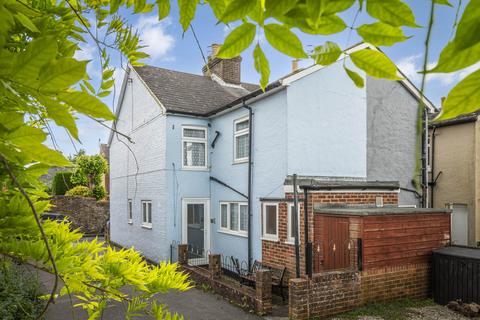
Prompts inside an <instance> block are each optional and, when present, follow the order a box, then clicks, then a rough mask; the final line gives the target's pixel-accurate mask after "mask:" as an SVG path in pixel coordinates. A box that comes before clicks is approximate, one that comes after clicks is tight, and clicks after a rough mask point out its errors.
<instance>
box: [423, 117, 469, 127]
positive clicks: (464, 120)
mask: <svg viewBox="0 0 480 320" xmlns="http://www.w3.org/2000/svg"><path fill="white" fill-rule="evenodd" d="M477 119H478V115H476V114H473V115H469V116H465V117H460V118H454V119H450V120H444V121H440V122H433V123H431V124H430V125H429V126H428V127H429V128H441V127H448V126H453V125H456V124H462V123H469V122H475V121H477Z"/></svg>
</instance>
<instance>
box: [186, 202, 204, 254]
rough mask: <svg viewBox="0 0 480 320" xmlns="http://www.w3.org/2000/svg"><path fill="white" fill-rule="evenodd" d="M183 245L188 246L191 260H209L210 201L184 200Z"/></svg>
mask: <svg viewBox="0 0 480 320" xmlns="http://www.w3.org/2000/svg"><path fill="white" fill-rule="evenodd" d="M182 243H186V244H188V247H189V259H205V260H206V259H207V251H208V250H210V199H206V198H184V199H183V200H182Z"/></svg>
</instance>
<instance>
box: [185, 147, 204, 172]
mask: <svg viewBox="0 0 480 320" xmlns="http://www.w3.org/2000/svg"><path fill="white" fill-rule="evenodd" d="M183 165H184V166H191V167H204V166H205V143H203V142H183Z"/></svg>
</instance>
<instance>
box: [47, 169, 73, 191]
mask: <svg viewBox="0 0 480 320" xmlns="http://www.w3.org/2000/svg"><path fill="white" fill-rule="evenodd" d="M71 176H72V173H71V172H68V171H67V172H57V173H55V175H54V176H53V181H52V194H54V195H57V196H58V195H64V194H65V193H66V192H67V191H68V190H70V189H71V188H72V187H73V184H72V182H71V181H70V178H71Z"/></svg>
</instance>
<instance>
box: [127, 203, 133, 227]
mask: <svg viewBox="0 0 480 320" xmlns="http://www.w3.org/2000/svg"><path fill="white" fill-rule="evenodd" d="M127 222H128V224H133V201H132V199H128V200H127Z"/></svg>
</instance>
